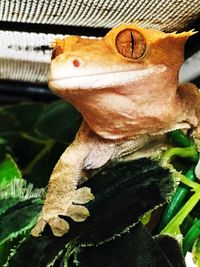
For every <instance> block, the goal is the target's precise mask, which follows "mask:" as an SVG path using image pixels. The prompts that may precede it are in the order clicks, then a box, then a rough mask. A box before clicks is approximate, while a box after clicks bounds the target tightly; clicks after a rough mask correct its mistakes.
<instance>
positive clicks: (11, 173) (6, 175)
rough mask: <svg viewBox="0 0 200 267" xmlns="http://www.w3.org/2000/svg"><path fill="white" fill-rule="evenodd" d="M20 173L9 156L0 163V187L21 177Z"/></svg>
mask: <svg viewBox="0 0 200 267" xmlns="http://www.w3.org/2000/svg"><path fill="white" fill-rule="evenodd" d="M21 178H22V175H21V172H20V170H19V169H18V167H17V165H16V163H15V162H14V160H13V159H12V157H11V156H9V155H8V156H7V157H6V158H5V160H4V161H3V162H1V163H0V187H1V188H2V187H5V186H8V185H9V184H10V183H11V182H12V181H13V180H15V179H21Z"/></svg>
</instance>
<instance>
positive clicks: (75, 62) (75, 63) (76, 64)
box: [72, 59, 80, 67]
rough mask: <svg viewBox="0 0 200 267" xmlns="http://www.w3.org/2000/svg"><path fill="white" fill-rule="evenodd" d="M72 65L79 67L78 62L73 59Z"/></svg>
mask: <svg viewBox="0 0 200 267" xmlns="http://www.w3.org/2000/svg"><path fill="white" fill-rule="evenodd" d="M72 63H73V65H74V67H79V66H80V61H79V60H78V59H74V60H73V62H72Z"/></svg>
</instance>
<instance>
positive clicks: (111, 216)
mask: <svg viewBox="0 0 200 267" xmlns="http://www.w3.org/2000/svg"><path fill="white" fill-rule="evenodd" d="M85 185H86V186H89V187H91V188H92V192H93V193H94V194H95V197H96V198H95V201H94V202H92V203H90V204H88V205H87V207H88V208H89V210H90V214H91V216H90V217H89V218H88V219H87V220H86V221H85V222H82V223H75V222H73V221H70V226H71V228H70V231H69V233H68V234H67V235H65V236H63V237H60V238H56V237H54V236H53V234H52V232H50V231H47V232H45V233H43V235H42V236H41V237H39V238H33V237H31V236H30V237H29V238H28V239H27V240H26V241H25V242H24V243H23V244H21V246H20V247H19V249H18V250H17V252H16V254H15V255H14V256H13V257H12V259H11V261H10V263H9V266H10V267H12V266H13V267H14V266H16V265H17V266H21V267H23V266H40V267H43V266H47V265H48V264H49V263H50V262H53V261H54V259H55V258H56V257H58V255H59V254H60V253H61V252H62V251H63V250H65V246H66V244H67V243H68V242H75V243H80V242H81V243H85V244H100V243H103V242H105V241H108V240H112V239H114V238H117V237H119V236H120V235H122V234H124V233H126V232H128V231H129V230H130V229H131V228H132V227H134V225H136V223H137V222H138V221H139V218H140V217H141V216H142V215H143V214H144V213H145V212H147V211H149V210H153V209H154V208H155V207H158V206H160V205H162V204H163V203H164V202H165V201H166V199H168V198H169V195H170V192H171V191H173V189H174V181H173V176H172V174H170V173H169V171H168V170H165V169H163V168H162V167H160V166H159V164H158V163H157V162H155V161H151V160H148V159H140V160H136V161H133V162H126V163H113V164H111V165H109V166H106V167H104V168H102V169H101V170H98V171H96V172H95V173H94V174H93V177H92V179H91V180H89V181H88V182H87V183H86V184H85ZM24 258H26V261H25V262H24V261H23V259H24Z"/></svg>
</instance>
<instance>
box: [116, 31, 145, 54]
mask: <svg viewBox="0 0 200 267" xmlns="http://www.w3.org/2000/svg"><path fill="white" fill-rule="evenodd" d="M115 45H116V47H117V50H118V52H119V53H120V54H121V55H122V56H124V57H127V58H131V59H139V58H141V57H143V56H144V54H145V52H146V42H145V39H144V37H143V35H142V34H141V33H140V32H138V31H136V30H133V29H126V30H123V31H121V32H120V33H118V35H117V37H116V40H115Z"/></svg>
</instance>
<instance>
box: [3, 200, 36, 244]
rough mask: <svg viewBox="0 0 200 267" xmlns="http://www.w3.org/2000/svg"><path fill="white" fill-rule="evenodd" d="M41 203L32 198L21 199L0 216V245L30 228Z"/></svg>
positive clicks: (34, 221)
mask: <svg viewBox="0 0 200 267" xmlns="http://www.w3.org/2000/svg"><path fill="white" fill-rule="evenodd" d="M40 209H41V204H39V203H37V204H35V203H34V199H30V200H25V201H22V202H20V203H18V204H16V205H14V206H13V207H11V208H9V209H7V210H6V212H5V213H3V214H2V215H1V216H0V245H2V244H3V243H4V242H5V241H7V240H11V239H13V238H16V237H17V236H18V235H20V234H22V233H24V232H26V231H27V230H30V229H31V228H32V227H33V226H34V224H35V223H36V221H37V218H38V215H39V212H40Z"/></svg>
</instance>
